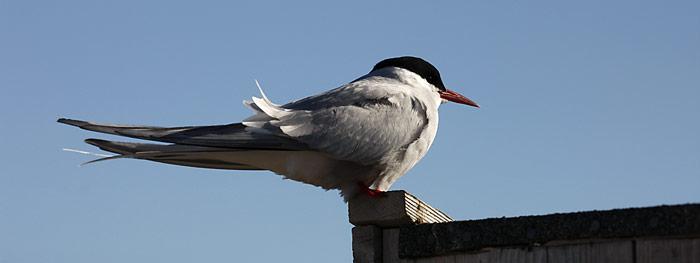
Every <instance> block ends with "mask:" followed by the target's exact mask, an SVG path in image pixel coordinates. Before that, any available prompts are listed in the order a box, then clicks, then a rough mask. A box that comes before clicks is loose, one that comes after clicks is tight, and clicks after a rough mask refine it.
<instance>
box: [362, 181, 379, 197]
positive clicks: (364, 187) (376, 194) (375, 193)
mask: <svg viewBox="0 0 700 263" xmlns="http://www.w3.org/2000/svg"><path fill="white" fill-rule="evenodd" d="M357 184H358V185H360V189H361V190H362V192H365V194H367V195H368V196H369V197H383V196H384V194H386V192H384V191H381V190H375V189H371V188H369V186H367V185H365V184H364V183H363V182H358V183H357Z"/></svg>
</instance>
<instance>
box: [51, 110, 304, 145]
mask: <svg viewBox="0 0 700 263" xmlns="http://www.w3.org/2000/svg"><path fill="white" fill-rule="evenodd" d="M58 122H60V123H64V124H68V125H72V126H76V127H79V128H81V129H85V130H90V131H96V132H102V133H108V134H114V135H121V136H126V137H131V138H137V139H144V140H152V141H159V142H168V143H177V144H182V145H193V146H208V147H219V148H234V149H266V150H306V149H308V147H307V146H306V145H305V144H304V143H302V142H299V141H297V140H294V139H292V138H290V137H289V136H286V135H284V134H280V133H274V132H273V131H266V130H262V129H254V128H249V127H246V126H244V125H242V124H240V123H234V124H228V125H212V126H187V127H172V128H166V127H154V126H132V125H112V124H98V123H92V122H86V121H80V120H72V119H65V118H61V119H59V120H58Z"/></svg>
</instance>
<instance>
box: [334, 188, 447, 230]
mask: <svg viewBox="0 0 700 263" xmlns="http://www.w3.org/2000/svg"><path fill="white" fill-rule="evenodd" d="M348 214H349V217H350V223H352V224H353V225H356V226H365V225H376V226H380V227H383V228H390V227H398V226H405V225H413V224H423V223H442V222H451V221H453V220H452V218H450V217H449V216H448V215H447V214H445V213H443V212H441V211H440V210H437V209H435V208H433V207H431V206H430V205H428V204H426V203H424V202H423V201H421V200H419V199H418V198H416V197H415V196H413V195H411V194H409V193H407V192H406V191H390V192H386V193H385V194H384V196H381V197H370V196H359V197H357V198H355V199H353V200H350V202H349V203H348Z"/></svg>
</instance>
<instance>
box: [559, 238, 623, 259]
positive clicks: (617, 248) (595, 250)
mask: <svg viewBox="0 0 700 263" xmlns="http://www.w3.org/2000/svg"><path fill="white" fill-rule="evenodd" d="M547 259H548V260H547V262H549V263H559V262H562V263H564V262H566V263H596V262H615V263H618V262H619V263H633V262H634V243H633V242H632V241H631V240H625V241H611V242H600V243H597V242H596V243H583V244H571V245H562V246H551V247H549V246H548V247H547Z"/></svg>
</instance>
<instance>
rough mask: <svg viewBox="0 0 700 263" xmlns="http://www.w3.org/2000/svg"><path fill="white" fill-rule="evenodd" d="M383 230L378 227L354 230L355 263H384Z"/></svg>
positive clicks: (364, 227)
mask: <svg viewBox="0 0 700 263" xmlns="http://www.w3.org/2000/svg"><path fill="white" fill-rule="evenodd" d="M382 254H383V252H382V229H381V228H379V227H377V226H356V227H353V228H352V257H353V262H355V263H380V262H382Z"/></svg>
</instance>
